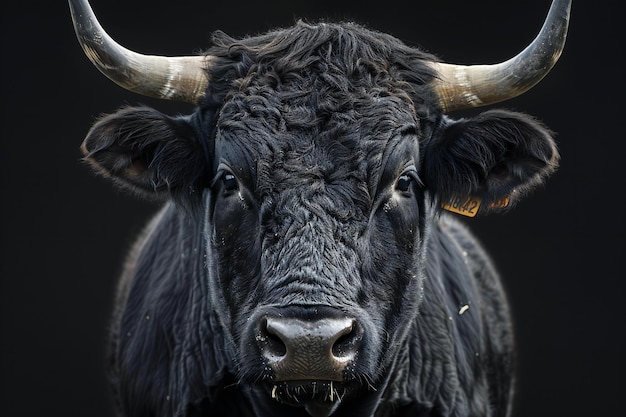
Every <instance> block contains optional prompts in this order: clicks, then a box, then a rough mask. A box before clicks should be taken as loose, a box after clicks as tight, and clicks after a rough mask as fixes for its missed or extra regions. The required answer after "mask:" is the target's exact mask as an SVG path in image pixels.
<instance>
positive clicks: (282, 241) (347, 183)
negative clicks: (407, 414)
mask: <svg viewBox="0 0 626 417" xmlns="http://www.w3.org/2000/svg"><path fill="white" fill-rule="evenodd" d="M257 74H258V71H257ZM359 78H360V77H359ZM253 82H254V80H250V83H253ZM310 82H312V83H315V84H316V86H315V87H313V86H311V88H315V89H317V90H318V91H322V90H324V88H325V87H324V86H323V85H322V84H321V83H319V82H317V81H315V80H310ZM317 84H320V85H317ZM282 88H283V89H285V90H286V91H284V92H283V91H277V90H270V91H267V92H265V93H259V94H258V95H257V94H252V92H253V91H254V90H255V89H254V88H253V87H251V88H250V90H248V91H245V92H242V93H239V94H237V95H236V96H234V97H233V98H232V99H231V100H230V101H229V102H227V103H226V104H225V105H224V107H223V109H222V111H221V116H220V120H219V122H218V128H217V129H218V130H217V134H216V139H215V157H214V161H215V166H216V167H217V168H216V173H215V175H214V179H213V186H212V189H211V192H210V202H209V203H208V208H209V212H208V219H209V222H208V225H209V226H208V231H207V236H208V237H209V244H208V246H210V247H211V248H212V250H211V251H210V256H212V257H213V258H214V259H215V261H214V264H215V265H216V274H215V276H214V277H213V280H214V281H213V285H216V288H217V291H215V292H214V294H215V297H214V299H213V303H216V305H219V306H220V308H219V310H220V311H222V312H228V313H227V314H223V315H222V317H223V318H224V325H225V327H227V328H228V333H229V334H231V335H233V344H234V346H236V349H237V351H238V356H239V358H240V361H241V366H240V370H241V375H240V377H241V379H242V380H243V381H246V382H247V383H250V384H253V383H256V384H258V385H261V386H264V389H265V390H266V391H267V395H268V396H272V397H273V398H275V399H276V400H278V401H280V402H283V403H287V404H300V405H305V407H307V409H310V410H312V409H319V408H324V407H327V408H332V407H335V406H336V405H337V404H339V400H340V399H341V398H344V397H346V396H349V394H350V393H351V391H352V390H353V389H364V390H369V389H372V388H373V386H368V385H367V384H365V385H363V381H372V382H371V383H372V384H373V381H376V380H378V379H379V376H380V375H379V371H380V369H381V365H382V364H386V365H387V366H388V362H389V360H388V359H389V358H391V357H393V351H394V350H395V346H397V345H398V341H399V340H398V339H401V338H402V336H401V334H402V332H404V331H406V329H407V328H408V323H409V322H410V321H411V318H412V317H414V316H415V308H416V307H417V305H418V300H419V298H420V293H421V292H420V287H421V280H422V279H423V277H422V275H423V274H422V268H423V266H421V265H420V264H421V263H420V259H421V258H422V249H423V239H424V237H425V236H426V231H425V228H424V225H425V218H426V217H427V214H426V207H425V206H426V205H427V200H426V199H425V197H424V190H423V184H422V180H421V179H420V173H419V166H420V150H419V141H418V136H419V135H420V134H421V129H422V128H421V127H420V126H419V120H417V119H416V117H415V115H414V111H413V106H412V105H411V104H410V102H409V100H408V97H406V95H404V94H403V95H402V96H401V97H404V99H401V98H399V97H398V96H397V95H396V96H393V97H387V98H380V97H371V96H367V95H366V94H364V96H363V97H357V96H356V93H355V96H353V97H351V99H353V100H354V101H355V102H358V103H359V104H358V105H352V104H351V106H354V108H352V109H347V108H344V109H343V110H342V111H339V110H337V111H335V110H334V109H332V108H327V109H326V110H325V111H328V112H329V113H330V114H331V116H330V118H331V120H326V119H325V118H323V117H320V115H319V114H317V113H318V112H319V109H320V108H321V107H323V106H329V105H331V103H332V102H333V101H334V99H332V98H331V97H330V96H331V95H332V94H331V92H330V91H329V92H327V94H328V96H326V97H324V98H323V100H324V101H323V102H320V103H316V104H315V105H314V106H313V107H312V108H310V109H303V108H302V106H301V105H300V103H299V101H301V100H303V99H304V100H310V99H311V98H310V97H300V98H297V99H295V100H289V99H285V98H283V96H289V97H290V96H292V95H293V91H292V90H290V86H287V85H283V87H282ZM299 88H301V85H300V86H299ZM335 94H336V93H335ZM346 98H347V97H337V99H344V100H345V99H346ZM320 100H322V99H320ZM257 103H263V104H262V105H260V104H257ZM364 114H367V115H368V116H364ZM333 119H336V120H333ZM287 126H289V128H287ZM307 126H308V128H306V127H307ZM384 352H387V355H385V354H384ZM260 358H261V360H259V359H260ZM259 382H261V383H259Z"/></svg>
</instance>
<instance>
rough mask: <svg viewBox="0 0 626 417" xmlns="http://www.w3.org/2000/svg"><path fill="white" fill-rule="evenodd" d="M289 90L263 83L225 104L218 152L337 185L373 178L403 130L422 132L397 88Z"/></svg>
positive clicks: (260, 169) (232, 160)
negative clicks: (348, 180) (396, 90)
mask: <svg viewBox="0 0 626 417" xmlns="http://www.w3.org/2000/svg"><path fill="white" fill-rule="evenodd" d="M317 85H318V88H317V89H314V90H308V91H302V90H295V91H293V90H292V91H289V90H286V89H285V88H284V87H285V86H282V88H281V89H280V90H278V89H272V88H269V86H260V87H259V88H248V89H246V90H243V91H241V90H240V91H239V92H237V94H234V95H232V96H231V97H230V99H229V100H228V101H226V102H225V104H224V107H223V108H222V111H221V114H220V118H219V121H218V124H217V126H218V135H217V142H216V150H217V152H218V154H219V157H220V158H222V159H223V160H226V161H227V162H228V163H229V164H237V165H239V164H243V165H244V167H249V168H252V169H254V170H255V171H256V172H253V173H252V174H253V175H254V176H255V177H256V178H255V182H258V181H259V180H268V181H271V180H272V179H271V178H269V175H270V173H271V174H272V175H271V177H272V178H275V177H276V176H277V175H279V174H281V175H285V176H287V177H289V178H293V179H296V178H299V181H302V177H303V176H304V177H309V178H310V180H315V179H324V180H325V181H327V182H336V181H340V180H342V179H346V178H352V179H358V180H360V181H363V182H365V181H367V179H368V178H369V177H372V176H373V175H374V171H375V170H377V169H379V168H380V165H381V162H382V158H383V154H385V152H387V151H388V148H389V147H390V146H391V145H392V144H393V143H395V141H394V139H395V138H396V137H397V136H398V135H399V133H400V132H405V131H407V130H411V131H416V130H417V124H418V120H417V118H416V116H415V112H414V110H413V106H412V103H411V101H410V100H409V98H408V96H406V95H405V94H404V93H400V94H397V93H396V94H394V93H391V92H389V91H381V90H365V89H361V90H360V91H352V92H346V91H338V90H334V89H332V88H330V87H328V86H325V87H324V86H320V85H319V83H317Z"/></svg>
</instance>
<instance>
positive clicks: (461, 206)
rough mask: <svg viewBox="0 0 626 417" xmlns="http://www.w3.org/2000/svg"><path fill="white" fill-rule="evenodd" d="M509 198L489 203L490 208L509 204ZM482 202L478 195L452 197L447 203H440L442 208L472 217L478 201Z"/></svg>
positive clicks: (477, 206) (476, 210) (476, 209)
mask: <svg viewBox="0 0 626 417" xmlns="http://www.w3.org/2000/svg"><path fill="white" fill-rule="evenodd" d="M510 201H511V200H510V199H509V197H504V198H501V199H500V200H496V201H494V202H492V203H491V204H489V207H491V208H505V207H507V206H508V205H509V202H510ZM481 202H482V200H481V198H480V197H473V196H470V197H468V198H466V199H465V200H463V199H462V198H454V199H452V200H450V201H448V202H447V203H444V204H442V205H441V207H443V208H444V210H448V211H451V212H453V213H457V214H460V215H462V216H467V217H474V216H476V214H477V213H478V209H479V208H480V203H481Z"/></svg>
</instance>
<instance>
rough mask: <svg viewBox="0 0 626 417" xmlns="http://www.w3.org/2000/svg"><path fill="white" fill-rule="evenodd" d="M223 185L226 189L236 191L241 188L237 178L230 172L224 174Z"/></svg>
mask: <svg viewBox="0 0 626 417" xmlns="http://www.w3.org/2000/svg"><path fill="white" fill-rule="evenodd" d="M222 186H223V187H224V191H235V190H236V189H237V188H239V185H238V184H237V178H235V176H234V175H233V174H231V173H230V172H225V173H224V174H222Z"/></svg>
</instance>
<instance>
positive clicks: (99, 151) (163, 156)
mask: <svg viewBox="0 0 626 417" xmlns="http://www.w3.org/2000/svg"><path fill="white" fill-rule="evenodd" d="M81 149H82V151H83V154H84V155H85V160H86V161H88V162H89V163H90V164H91V165H92V166H93V167H95V169H96V171H98V172H99V173H101V174H103V175H104V176H106V177H109V178H112V179H113V180H114V181H115V182H117V183H118V184H120V185H121V186H122V187H123V188H126V189H131V190H133V191H135V192H137V193H138V194H140V195H142V196H144V197H148V198H158V199H163V198H167V197H173V198H175V199H184V198H185V197H186V196H193V195H194V194H201V193H197V191H199V190H200V189H201V188H202V187H203V185H204V184H203V182H204V181H205V179H206V178H207V172H208V168H209V167H208V166H207V165H208V162H207V161H208V158H207V157H206V156H205V155H204V151H203V148H202V146H201V144H200V143H199V141H198V139H197V138H196V136H195V134H194V129H193V127H192V126H191V124H190V123H189V120H187V119H186V118H182V117H180V118H172V117H169V116H166V115H164V114H162V113H160V112H158V111H156V110H154V109H151V108H149V107H126V108H123V109H121V110H119V111H117V112H116V113H113V114H110V115H107V116H104V117H103V118H101V119H100V120H99V121H98V122H96V123H95V124H94V126H93V127H92V128H91V130H90V131H89V133H88V134H87V137H86V138H85V140H84V142H83V144H82V148H81Z"/></svg>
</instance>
